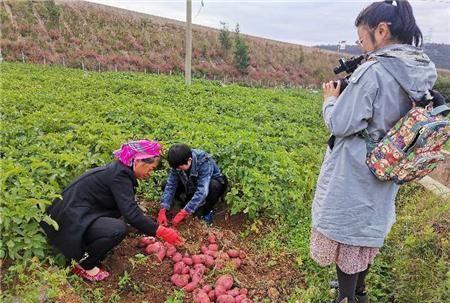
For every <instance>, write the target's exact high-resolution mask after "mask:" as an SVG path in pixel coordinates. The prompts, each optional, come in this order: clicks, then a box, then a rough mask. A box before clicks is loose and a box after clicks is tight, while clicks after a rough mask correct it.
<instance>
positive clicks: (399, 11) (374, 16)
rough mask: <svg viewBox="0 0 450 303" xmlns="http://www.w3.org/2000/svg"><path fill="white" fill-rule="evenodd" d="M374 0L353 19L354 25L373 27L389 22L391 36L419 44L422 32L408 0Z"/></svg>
mask: <svg viewBox="0 0 450 303" xmlns="http://www.w3.org/2000/svg"><path fill="white" fill-rule="evenodd" d="M393 2H394V1H381V2H374V3H372V4H371V5H369V6H368V7H366V8H365V9H363V10H362V11H361V12H360V13H359V15H358V17H357V18H356V20H355V26H356V27H358V26H360V25H367V26H369V27H370V28H375V27H377V26H378V24H380V22H386V23H388V24H389V29H390V31H391V35H392V37H393V38H394V39H395V40H397V41H399V42H400V43H403V44H411V45H415V46H421V45H422V42H423V36H422V32H421V30H420V29H419V27H418V26H417V24H416V19H415V18H414V14H413V11H412V7H411V4H409V2H408V1H395V3H396V5H394V4H393Z"/></svg>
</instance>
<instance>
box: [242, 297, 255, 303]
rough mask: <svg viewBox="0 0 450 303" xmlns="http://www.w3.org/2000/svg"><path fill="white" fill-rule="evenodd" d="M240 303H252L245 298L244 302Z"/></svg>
mask: <svg viewBox="0 0 450 303" xmlns="http://www.w3.org/2000/svg"><path fill="white" fill-rule="evenodd" d="M241 303H253V301H252V300H250V299H249V298H245V299H244V300H242V301H241Z"/></svg>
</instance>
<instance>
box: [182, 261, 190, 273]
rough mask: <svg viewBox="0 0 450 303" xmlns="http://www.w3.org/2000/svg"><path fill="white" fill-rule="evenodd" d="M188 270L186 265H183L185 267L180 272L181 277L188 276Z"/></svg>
mask: <svg viewBox="0 0 450 303" xmlns="http://www.w3.org/2000/svg"><path fill="white" fill-rule="evenodd" d="M189 270H190V268H189V266H186V264H185V266H184V268H183V270H182V271H181V273H182V274H183V275H188V274H189Z"/></svg>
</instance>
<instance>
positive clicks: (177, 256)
mask: <svg viewBox="0 0 450 303" xmlns="http://www.w3.org/2000/svg"><path fill="white" fill-rule="evenodd" d="M182 259H183V256H182V255H181V254H180V253H179V252H177V253H175V254H174V255H173V257H172V260H173V261H174V262H180V261H181V260H182Z"/></svg>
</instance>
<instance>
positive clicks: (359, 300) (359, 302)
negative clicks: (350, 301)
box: [355, 292, 369, 303]
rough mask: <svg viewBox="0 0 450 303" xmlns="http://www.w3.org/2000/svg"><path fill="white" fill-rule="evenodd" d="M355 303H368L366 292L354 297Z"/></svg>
mask: <svg viewBox="0 0 450 303" xmlns="http://www.w3.org/2000/svg"><path fill="white" fill-rule="evenodd" d="M355 298H356V303H369V295H368V294H367V293H366V292H363V293H359V294H356V295H355Z"/></svg>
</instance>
